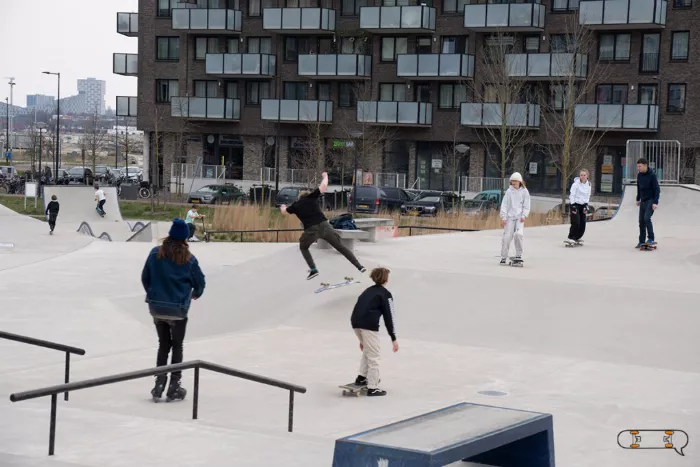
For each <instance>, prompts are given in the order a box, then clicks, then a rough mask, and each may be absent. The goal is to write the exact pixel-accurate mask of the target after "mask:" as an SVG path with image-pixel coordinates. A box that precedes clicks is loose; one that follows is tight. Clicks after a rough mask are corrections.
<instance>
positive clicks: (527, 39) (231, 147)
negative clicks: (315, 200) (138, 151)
mask: <svg viewBox="0 0 700 467" xmlns="http://www.w3.org/2000/svg"><path fill="white" fill-rule="evenodd" d="M372 2H373V0H243V1H240V2H239V1H237V0H198V1H194V0H192V1H187V2H183V1H177V0H140V2H139V11H138V13H119V14H118V21H117V24H118V26H117V29H118V32H119V33H120V34H124V35H127V36H130V37H136V38H138V54H124V53H115V54H114V56H113V59H114V72H115V73H118V74H122V75H127V76H134V77H137V79H138V96H119V97H117V103H116V112H117V116H137V117H138V128H139V129H140V130H143V131H144V133H145V141H148V142H150V144H147V146H148V151H150V153H151V156H150V157H149V161H150V162H151V167H150V168H149V173H150V176H151V180H153V181H157V183H159V184H162V185H166V184H167V183H168V181H169V177H170V173H169V171H170V166H171V163H173V162H175V163H180V162H182V163H193V162H194V161H195V160H196V159H197V158H198V157H200V156H201V157H203V161H204V164H212V165H223V166H225V176H226V178H229V179H234V180H235V179H239V180H240V179H245V180H261V179H264V180H274V178H275V167H278V168H279V176H280V179H281V180H282V181H283V182H285V181H291V178H292V176H293V175H292V174H293V173H294V172H295V171H296V173H297V174H299V173H304V172H318V171H319V169H322V168H323V169H327V170H328V171H329V173H330V174H331V179H332V182H333V181H335V182H336V183H337V182H339V181H341V180H342V181H343V182H347V181H349V180H351V179H352V171H353V165H354V155H355V154H354V153H355V148H358V153H359V154H358V158H359V166H360V167H359V168H360V169H362V170H364V171H368V172H371V173H372V174H373V175H374V181H375V182H377V183H386V184H392V185H396V184H399V185H401V186H406V187H410V186H415V187H420V188H424V189H425V188H430V189H450V190H451V189H455V190H456V189H459V190H467V191H478V190H479V189H484V188H498V185H499V184H500V183H501V180H500V179H499V177H500V176H501V174H502V173H503V172H505V173H506V174H509V173H510V172H511V171H513V170H519V171H521V172H523V174H524V176H525V180H526V181H527V182H528V186H529V187H530V188H531V189H532V190H533V191H535V192H537V191H540V192H547V191H550V192H556V191H560V190H561V186H562V183H565V184H569V183H570V182H571V179H572V177H573V176H574V175H575V174H573V173H570V172H571V171H570V170H569V169H566V178H567V180H562V178H563V177H562V170H561V169H562V167H563V166H565V165H567V164H565V163H564V162H565V161H562V159H563V156H561V153H564V152H565V153H566V154H570V155H569V157H568V159H569V161H568V162H569V164H568V167H569V168H571V167H574V168H576V169H577V168H578V167H586V168H588V169H589V171H590V172H591V180H592V183H593V184H594V190H595V192H596V193H597V194H601V195H606V194H616V193H620V192H621V190H622V180H623V177H624V173H625V166H626V164H627V163H628V161H627V160H626V159H627V158H626V151H625V148H626V143H627V141H628V140H637V139H642V140H677V141H678V145H679V146H680V147H681V148H682V150H681V152H682V156H683V157H682V161H681V162H680V165H681V166H682V167H681V175H682V177H685V181H686V182H688V181H694V177H695V170H694V168H695V159H696V157H697V156H698V149H697V148H698V146H700V128H699V125H697V124H696V123H694V122H695V121H696V118H697V117H698V116H700V104H699V103H698V102H697V101H695V100H694V99H692V97H693V96H694V95H696V94H697V93H698V89H700V75H698V73H697V68H698V67H697V66H696V65H695V64H694V62H693V60H692V59H691V57H690V53H692V52H693V51H695V50H697V48H698V46H700V5H697V4H696V3H694V2H693V1H692V0H671V1H668V2H667V1H666V0H580V1H579V0H550V1H545V2H543V3H539V2H536V1H535V2H531V3H516V2H513V3H505V2H498V3H486V2H481V1H479V2H469V1H464V0H433V1H431V0H427V1H422V2H419V3H416V2H415V1H411V0H383V1H378V0H376V3H372ZM558 125H559V126H562V125H563V127H564V128H565V131H558V130H557V128H558ZM564 134H566V135H570V138H569V137H567V138H563V136H562V135H564ZM567 140H568V141H569V143H571V144H569V145H568V146H567V143H566V141H567ZM572 144H573V149H572V148H571V147H570V146H571V145H572ZM566 147H568V148H569V149H568V150H567V151H565V150H564V148H566ZM501 169H503V172H502V170H501ZM689 179H692V180H689ZM494 181H495V183H496V185H494V184H493V183H494Z"/></svg>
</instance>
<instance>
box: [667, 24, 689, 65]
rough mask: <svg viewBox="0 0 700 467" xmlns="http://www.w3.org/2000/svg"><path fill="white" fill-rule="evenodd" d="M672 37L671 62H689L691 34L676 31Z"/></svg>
mask: <svg viewBox="0 0 700 467" xmlns="http://www.w3.org/2000/svg"><path fill="white" fill-rule="evenodd" d="M671 37H672V39H671V60H688V41H689V39H690V32H688V31H676V32H674V33H673V35H672V36H671Z"/></svg>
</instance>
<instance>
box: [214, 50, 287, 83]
mask: <svg viewBox="0 0 700 467" xmlns="http://www.w3.org/2000/svg"><path fill="white" fill-rule="evenodd" d="M275 61H276V57H275V56H274V55H271V54H207V56H206V66H205V68H206V72H207V74H208V75H220V76H239V77H243V78H245V77H250V78H271V77H273V76H275Z"/></svg>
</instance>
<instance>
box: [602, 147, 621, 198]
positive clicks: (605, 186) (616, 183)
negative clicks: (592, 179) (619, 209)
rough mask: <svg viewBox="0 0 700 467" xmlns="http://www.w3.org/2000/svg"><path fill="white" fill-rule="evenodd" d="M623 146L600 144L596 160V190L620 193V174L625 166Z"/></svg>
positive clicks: (610, 193) (608, 193)
mask: <svg viewBox="0 0 700 467" xmlns="http://www.w3.org/2000/svg"><path fill="white" fill-rule="evenodd" d="M625 150H626V149H625V147H624V146H602V147H601V148H600V150H599V152H598V160H597V162H596V167H597V170H596V173H597V174H599V175H598V176H597V177H596V192H598V193H600V194H604V195H606V194H607V195H619V194H622V176H623V171H624V170H623V169H624V167H625Z"/></svg>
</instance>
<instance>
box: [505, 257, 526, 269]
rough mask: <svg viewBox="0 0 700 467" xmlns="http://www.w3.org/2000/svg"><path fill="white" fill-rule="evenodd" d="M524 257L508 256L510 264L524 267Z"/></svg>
mask: <svg viewBox="0 0 700 467" xmlns="http://www.w3.org/2000/svg"><path fill="white" fill-rule="evenodd" d="M523 264H524V262H523V259H522V258H518V257H517V256H510V257H508V266H513V267H516V268H522V267H523Z"/></svg>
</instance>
